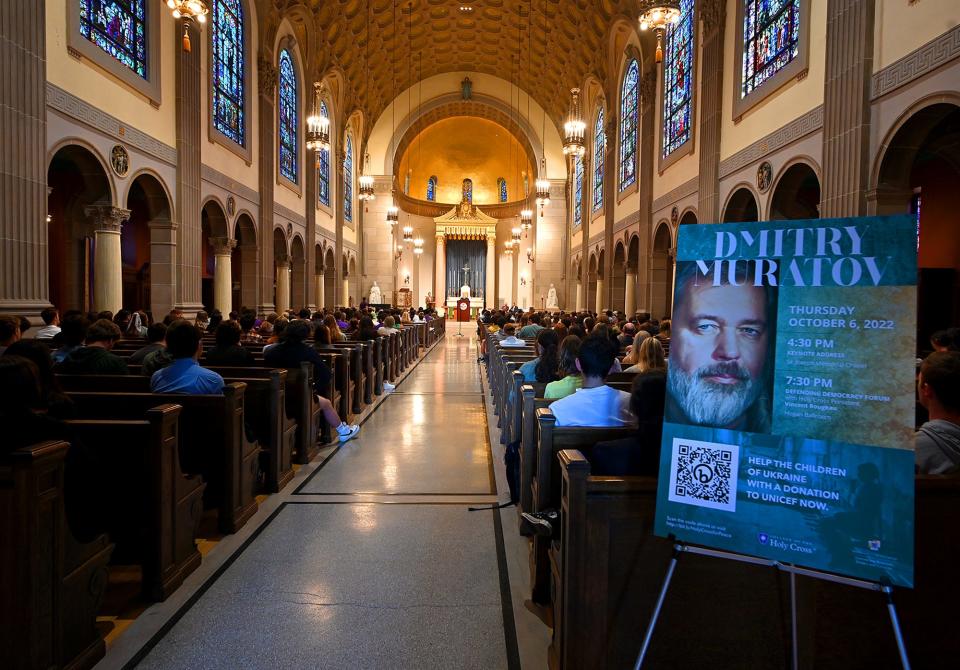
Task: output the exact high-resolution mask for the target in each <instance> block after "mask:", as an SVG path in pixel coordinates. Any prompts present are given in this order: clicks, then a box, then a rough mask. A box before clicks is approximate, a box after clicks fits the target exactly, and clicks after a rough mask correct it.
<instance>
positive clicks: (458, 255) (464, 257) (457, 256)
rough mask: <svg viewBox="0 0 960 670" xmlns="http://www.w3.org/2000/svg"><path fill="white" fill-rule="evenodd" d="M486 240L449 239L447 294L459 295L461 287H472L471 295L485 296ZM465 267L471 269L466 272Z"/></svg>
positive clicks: (476, 296) (474, 296)
mask: <svg viewBox="0 0 960 670" xmlns="http://www.w3.org/2000/svg"><path fill="white" fill-rule="evenodd" d="M486 264H487V243H486V240H451V239H448V240H447V296H459V295H460V287H461V286H462V285H464V284H466V285H467V286H469V287H470V297H473V298H481V297H483V296H484V292H485V289H484V287H485V286H486V281H487V269H486ZM465 267H469V268H470V269H469V270H468V271H467V272H464V269H463V268H465Z"/></svg>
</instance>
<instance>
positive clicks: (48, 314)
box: [40, 307, 60, 326]
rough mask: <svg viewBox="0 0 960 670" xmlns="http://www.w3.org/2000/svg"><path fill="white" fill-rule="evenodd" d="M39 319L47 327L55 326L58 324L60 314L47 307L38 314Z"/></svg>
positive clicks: (54, 309)
mask: <svg viewBox="0 0 960 670" xmlns="http://www.w3.org/2000/svg"><path fill="white" fill-rule="evenodd" d="M40 318H41V319H43V323H44V324H45V325H47V326H49V325H50V324H54V325H56V324H58V323H59V322H60V312H58V311H57V308H56V307H47V308H46V309H45V310H43V311H42V312H40Z"/></svg>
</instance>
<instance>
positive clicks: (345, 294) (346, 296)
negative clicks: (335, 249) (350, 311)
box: [340, 274, 350, 307]
mask: <svg viewBox="0 0 960 670" xmlns="http://www.w3.org/2000/svg"><path fill="white" fill-rule="evenodd" d="M340 284H341V294H340V295H341V297H342V300H341V301H340V304H341V305H343V306H344V307H349V306H350V276H349V275H346V274H345V275H343V281H342V282H341V283H340Z"/></svg>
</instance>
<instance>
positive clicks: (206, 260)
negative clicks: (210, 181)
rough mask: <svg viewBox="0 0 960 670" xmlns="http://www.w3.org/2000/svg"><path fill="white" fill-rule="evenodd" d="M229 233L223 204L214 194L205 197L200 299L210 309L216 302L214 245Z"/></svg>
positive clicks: (201, 212) (201, 221)
mask: <svg viewBox="0 0 960 670" xmlns="http://www.w3.org/2000/svg"><path fill="white" fill-rule="evenodd" d="M229 235H230V228H229V225H228V223H227V214H226V211H225V210H224V207H223V204H222V203H221V202H220V200H219V198H216V197H214V196H209V197H207V198H205V199H204V201H203V206H202V208H201V209H200V301H201V302H202V303H203V304H204V305H205V306H206V308H207V309H208V310H210V309H213V308H214V306H215V304H216V297H215V295H214V275H215V274H216V263H217V259H216V253H215V252H214V247H215V245H216V244H218V243H219V242H220V241H221V240H224V239H225V238H227V237H229Z"/></svg>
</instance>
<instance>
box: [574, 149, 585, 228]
mask: <svg viewBox="0 0 960 670" xmlns="http://www.w3.org/2000/svg"><path fill="white" fill-rule="evenodd" d="M582 216H583V159H582V158H580V156H578V155H576V154H574V156H573V227H574V228H576V227H577V226H579V225H580V218H581V217H582Z"/></svg>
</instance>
